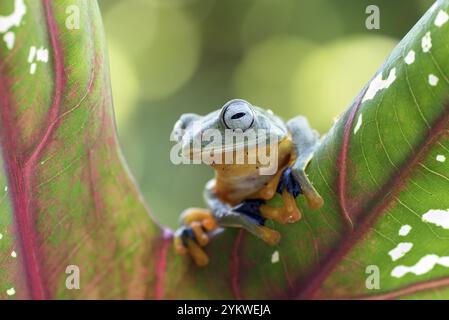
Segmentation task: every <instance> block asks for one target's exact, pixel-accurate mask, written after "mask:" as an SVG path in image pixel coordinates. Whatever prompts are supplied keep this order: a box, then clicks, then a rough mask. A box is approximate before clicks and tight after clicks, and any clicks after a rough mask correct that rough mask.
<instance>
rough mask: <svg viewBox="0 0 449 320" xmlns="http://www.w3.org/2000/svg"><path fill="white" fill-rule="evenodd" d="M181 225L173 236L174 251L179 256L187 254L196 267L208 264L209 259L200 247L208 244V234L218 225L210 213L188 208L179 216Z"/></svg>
mask: <svg viewBox="0 0 449 320" xmlns="http://www.w3.org/2000/svg"><path fill="white" fill-rule="evenodd" d="M181 224H182V225H183V226H182V227H180V228H179V229H178V230H177V232H176V234H175V239H174V241H175V249H176V251H177V252H178V253H179V254H185V253H187V252H188V253H189V254H190V255H191V256H192V258H193V260H194V261H195V263H196V264H197V265H198V266H204V265H207V264H208V263H209V258H208V257H207V255H206V253H205V252H204V250H203V249H202V248H201V247H204V246H206V245H207V244H208V243H209V240H210V239H209V236H208V232H211V231H213V230H215V229H216V228H217V227H218V225H217V222H216V220H215V218H214V216H213V215H212V212H210V211H209V210H205V209H199V208H190V209H187V210H185V211H184V212H183V213H182V214H181Z"/></svg>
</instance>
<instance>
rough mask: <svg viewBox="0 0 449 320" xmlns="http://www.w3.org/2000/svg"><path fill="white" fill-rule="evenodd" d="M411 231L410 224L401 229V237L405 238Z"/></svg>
mask: <svg viewBox="0 0 449 320" xmlns="http://www.w3.org/2000/svg"><path fill="white" fill-rule="evenodd" d="M410 230H412V227H411V226H410V225H408V224H405V225H403V226H402V227H401V229H399V235H400V236H401V237H405V236H406V235H408V234H409V232H410Z"/></svg>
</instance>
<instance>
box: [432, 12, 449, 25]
mask: <svg viewBox="0 0 449 320" xmlns="http://www.w3.org/2000/svg"><path fill="white" fill-rule="evenodd" d="M448 20H449V16H448V15H447V13H446V12H444V11H443V10H440V11H438V14H437V17H436V18H435V25H436V26H437V27H441V26H442V25H443V24H445V23H446V22H447V21H448Z"/></svg>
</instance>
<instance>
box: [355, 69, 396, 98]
mask: <svg viewBox="0 0 449 320" xmlns="http://www.w3.org/2000/svg"><path fill="white" fill-rule="evenodd" d="M395 80H396V68H393V69H391V70H390V73H389V74H388V78H387V79H385V80H383V79H382V73H379V74H378V75H377V76H376V77H375V78H374V80H373V81H371V83H370V84H369V87H368V90H366V93H365V96H364V97H363V99H362V102H365V101H367V100H371V99H373V98H374V97H375V96H376V94H377V92H378V91H380V90H382V89H387V88H388V87H390V85H391V84H392V83H393V82H394V81H395Z"/></svg>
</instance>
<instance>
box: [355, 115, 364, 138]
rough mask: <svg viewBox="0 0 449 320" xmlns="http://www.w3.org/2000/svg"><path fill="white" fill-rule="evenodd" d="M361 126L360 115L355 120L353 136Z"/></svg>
mask: <svg viewBox="0 0 449 320" xmlns="http://www.w3.org/2000/svg"><path fill="white" fill-rule="evenodd" d="M361 126H362V114H360V115H359V117H358V118H357V123H356V124H355V127H354V134H356V133H357V131H359V129H360V127H361Z"/></svg>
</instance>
